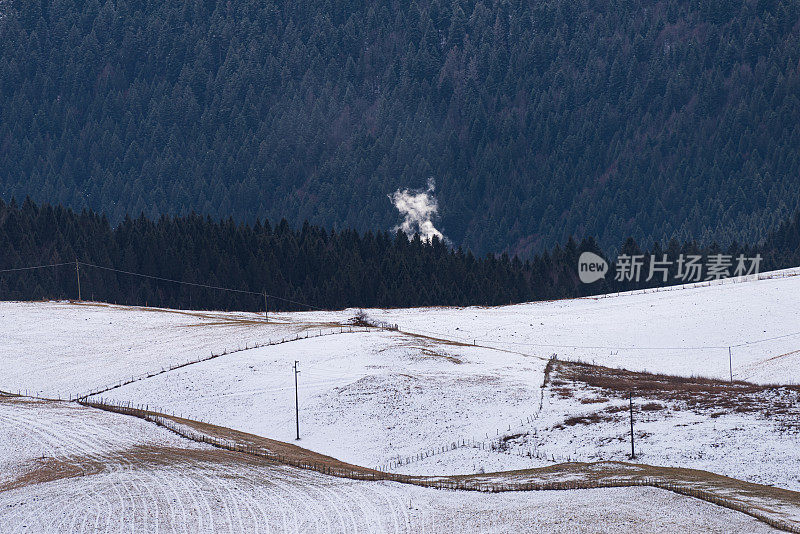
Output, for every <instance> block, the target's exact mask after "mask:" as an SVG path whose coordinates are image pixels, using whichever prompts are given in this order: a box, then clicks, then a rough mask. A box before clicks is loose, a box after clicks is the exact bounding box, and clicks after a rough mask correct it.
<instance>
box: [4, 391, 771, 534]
mask: <svg viewBox="0 0 800 534" xmlns="http://www.w3.org/2000/svg"><path fill="white" fill-rule="evenodd" d="M0 417H2V420H3V422H4V426H3V428H4V429H5V428H12V429H13V432H14V435H15V437H16V439H15V440H14V441H13V442H12V441H11V440H9V439H5V440H3V441H0V457H2V458H3V461H4V464H3V471H4V472H5V470H6V469H7V467H8V466H9V465H11V464H14V465H18V466H21V465H28V466H30V464H31V463H32V462H33V463H36V467H38V470H37V469H35V468H34V469H30V470H29V472H30V473H34V474H35V475H36V476H30V477H28V478H26V479H24V480H22V481H19V482H18V483H17V484H16V485H14V486H12V487H10V488H6V487H4V485H3V482H0V525H2V531H3V532H7V533H16V532H33V533H51V532H97V531H104V532H134V533H149V532H204V533H205V532H237V533H238V532H267V531H276V532H336V533H344V532H348V533H350V532H413V533H417V532H463V531H476V532H565V531H580V532H618V531H619V530H620V529H621V528H625V529H626V530H627V531H629V532H642V533H645V532H664V533H668V532H675V531H677V530H688V531H692V532H697V531H701V530H702V531H703V532H720V533H721V532H753V533H756V532H759V533H760V532H771V531H772V529H771V528H770V527H768V526H766V525H765V524H763V523H760V522H759V521H757V520H756V519H753V518H751V517H749V516H746V515H744V514H740V513H738V512H733V511H730V510H727V509H725V508H719V507H717V506H714V505H711V504H708V503H705V502H703V501H699V500H696V499H692V498H689V497H683V496H679V495H675V494H672V493H670V492H667V491H663V490H657V489H652V488H615V489H603V490H579V491H541V492H514V493H507V494H481V493H475V492H457V491H442V490H434V489H427V488H419V487H415V486H404V485H401V484H397V483H389V482H358V481H352V480H347V479H339V478H335V477H327V476H323V475H320V474H317V473H314V472H310V471H304V470H299V469H295V468H290V467H282V466H274V465H264V464H259V463H258V462H256V461H252V460H248V459H247V458H246V457H241V455H240V456H238V457H237V456H236V455H233V454H230V453H226V452H224V451H219V450H211V449H209V448H204V447H200V446H197V445H196V444H194V443H193V442H189V441H186V440H180V439H179V438H177V437H174V436H172V435H170V434H169V433H168V432H167V431H165V430H163V429H160V428H158V427H156V426H154V425H149V424H147V423H145V422H142V421H138V420H136V419H132V418H129V417H125V416H119V415H115V414H109V413H105V412H99V411H95V410H91V409H87V408H82V407H80V406H77V405H75V404H67V403H49V402H48V403H42V402H35V401H16V400H13V401H9V400H7V399H5V400H0ZM6 425H10V426H9V427H7V426H6ZM19 444H22V446H23V448H24V449H25V450H24V451H19V450H18V449H19ZM25 444H30V445H25ZM145 446H148V447H149V448H148V449H145V448H144V447H145ZM148 451H150V452H148ZM41 456H45V457H44V458H41ZM53 466H55V467H53ZM47 467H51V469H49V470H48V469H47Z"/></svg>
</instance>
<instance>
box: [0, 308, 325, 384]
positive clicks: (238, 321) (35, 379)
mask: <svg viewBox="0 0 800 534" xmlns="http://www.w3.org/2000/svg"><path fill="white" fill-rule="evenodd" d="M332 330H333V329H331V328H330V327H329V326H328V325H320V324H318V323H316V322H313V321H307V322H300V321H295V320H293V319H292V318H287V316H285V315H283V314H279V315H275V314H272V315H271V316H270V323H269V324H267V323H265V322H264V319H263V315H258V314H252V313H224V312H184V311H177V310H161V309H157V308H137V307H128V306H113V305H107V304H99V303H98V304H70V303H58V302H46V303H42V302H3V303H0V340H2V344H3V353H2V357H1V358H0V390H2V391H13V392H14V393H16V392H18V391H19V392H22V393H25V391H26V390H27V392H28V393H29V394H30V395H36V396H43V397H60V398H69V396H70V395H73V396H74V395H76V394H82V393H84V392H88V391H91V390H94V389H96V388H99V387H102V386H106V385H111V384H113V383H115V382H118V381H120V380H129V379H130V378H131V377H134V376H139V375H142V374H145V373H150V372H154V371H160V370H161V369H163V368H168V367H170V366H174V365H179V364H182V363H186V362H189V361H195V360H197V359H199V358H203V357H207V356H210V355H211V354H212V353H213V354H219V353H222V352H225V351H233V350H238V349H240V348H244V347H246V346H253V345H255V344H263V343H267V342H269V341H280V340H281V339H284V338H291V337H293V336H295V335H298V334H302V335H305V334H306V333H308V332H311V333H315V334H316V333H319V332H320V331H322V332H329V331H332Z"/></svg>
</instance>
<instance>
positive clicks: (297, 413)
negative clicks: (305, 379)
mask: <svg viewBox="0 0 800 534" xmlns="http://www.w3.org/2000/svg"><path fill="white" fill-rule="evenodd" d="M297 363H298V362H297V360H295V361H294V421H295V425H296V426H297V437H296V438H295V439H300V402H299V400H298V397H297V375H298V373H300V371H298V370H297Z"/></svg>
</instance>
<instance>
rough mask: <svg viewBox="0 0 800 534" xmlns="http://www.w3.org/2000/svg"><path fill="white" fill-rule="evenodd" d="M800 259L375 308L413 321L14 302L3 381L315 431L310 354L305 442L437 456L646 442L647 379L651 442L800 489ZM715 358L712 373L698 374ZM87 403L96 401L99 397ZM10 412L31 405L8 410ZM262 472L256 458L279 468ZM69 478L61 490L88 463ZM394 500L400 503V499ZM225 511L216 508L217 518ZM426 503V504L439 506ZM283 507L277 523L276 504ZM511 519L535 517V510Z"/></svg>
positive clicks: (542, 454) (640, 454)
mask: <svg viewBox="0 0 800 534" xmlns="http://www.w3.org/2000/svg"><path fill="white" fill-rule="evenodd" d="M795 274H797V271H789V272H783V273H776V274H771V275H767V276H764V275H762V278H763V279H757V280H748V281H739V282H737V283H732V282H731V281H727V282H725V283H716V284H710V285H699V286H698V287H686V288H673V289H669V290H661V291H649V292H636V293H629V294H621V295H608V296H603V297H598V298H585V299H576V300H564V301H556V302H540V303H528V304H521V305H515V306H504V307H499V308H483V307H471V308H425V309H407V310H367V311H366V313H367V315H368V316H369V317H371V318H372V319H374V320H377V321H386V322H388V323H396V324H398V326H399V331H390V330H381V329H376V328H373V329H365V328H361V329H358V328H356V329H351V328H350V327H348V326H345V325H346V324H347V323H348V322H349V321H350V320H351V319H352V318H353V316H354V315H355V314H356V310H345V311H340V312H313V313H311V312H309V313H286V314H280V315H278V316H277V317H271V318H270V319H271V322H270V323H266V322H265V321H264V318H263V317H262V316H259V315H257V314H248V313H228V312H182V311H174V310H158V309H143V308H132V307H123V306H112V305H105V304H92V303H83V304H74V303H63V302H62V303H48V302H41V303H17V302H3V303H0V338H2V339H3V340H4V353H3V355H2V357H0V391H6V392H17V391H20V392H22V393H23V394H24V393H25V392H27V393H28V394H33V395H39V396H43V397H48V398H54V397H60V398H66V399H69V398H75V397H76V396H78V395H86V394H87V393H89V392H98V391H99V393H97V394H96V395H95V396H93V397H91V398H93V399H100V398H105V399H110V400H113V401H115V402H130V403H133V404H141V405H147V406H148V407H150V408H151V409H157V410H159V411H163V412H167V413H173V412H174V413H176V414H180V415H182V416H184V417H187V418H189V419H195V420H199V421H205V422H210V423H213V424H216V425H220V426H224V427H229V428H232V429H236V430H241V431H245V432H250V433H252V434H256V435H259V436H263V437H267V438H273V439H276V440H279V441H285V442H292V443H295V441H294V438H295V419H294V373H293V369H292V367H293V365H294V364H295V362H298V369H299V371H300V374H299V375H298V384H299V391H298V397H299V408H300V434H301V440H300V441H299V442H296V443H298V444H299V445H300V446H302V447H304V448H307V449H310V450H313V451H316V452H319V453H323V454H326V455H329V456H333V457H334V458H337V459H339V460H343V461H346V462H350V463H354V464H357V465H362V466H367V467H377V468H379V469H381V470H386V471H394V472H399V473H409V474H426V475H447V474H467V473H475V472H492V471H501V470H510V469H524V468H532V467H541V466H545V465H551V464H553V463H559V462H564V461H569V460H579V461H588V462H591V461H607V460H612V461H616V460H620V461H626V460H628V454H629V452H630V449H629V439H630V435H629V432H630V427H629V420H628V412H627V402H628V400H627V399H628V395H629V394H630V393H631V392H633V393H634V397H635V406H636V416H635V417H636V434H635V438H636V446H637V460H638V461H640V462H642V463H645V464H650V465H661V466H675V467H687V468H694V469H703V470H707V471H711V472H714V473H719V474H723V475H727V476H731V477H735V478H739V479H742V480H746V481H750V482H757V483H762V484H768V485H776V486H779V487H783V488H788V489H794V490H800V478H798V476H797V470H796V468H795V467H796V465H798V464H800V427H798V424H797V421H798V420H800V409H799V408H798V406H800V402H798V401H800V388H798V387H793V386H791V384H796V383H798V382H800V334H798V331H800V324H798V323H797V321H796V318H797V317H798V316H800V276H794V275H795ZM306 336H307V337H306ZM254 347H255V348H254ZM728 347H731V355H732V358H731V362H732V365H733V374H734V378H735V379H737V380H749V381H751V382H753V383H744V382H742V383H736V384H733V385H729V384H727V380H728V379H729V374H730V368H729V359H728V354H729V352H728ZM212 354H213V355H215V357H214V358H210V356H211V355H212ZM209 358H210V359H209ZM579 362H583V363H579ZM584 364H588V365H584ZM602 366H606V367H602ZM613 368H619V369H624V370H627V371H621V370H619V369H613ZM644 371H649V372H660V373H667V374H669V375H676V377H686V378H676V377H669V376H667V377H659V376H654V375H649V374H646V373H643V372H644ZM698 376H701V377H708V378H709V379H700V378H692V377H698ZM758 384H764V385H758ZM768 384H776V385H773V386H770V385H768ZM61 409H62V408H59V410H61ZM82 410H83V411H82V412H80V414H79V417H80V418H81V419H82V418H83V417H84V416H85V413H88V412H91V410H87V409H82ZM48 413H59V412H58V411H57V410H56V411H55V412H48ZM3 417H4V421H7V422H12V423H13V421H14V420H15V419H14V417H15V416H9V415H8V411H6V412H4V413H3ZM32 419H33V418H28V421H32ZM120 420H121V421H126V420H128V418H125V417H122V416H120V418H119V419H117V418H114V419H113V421H112V420H111V419H109V420H108V423H109V425H110V426H109V428H110V429H111V430H109V431H108V432H110V433H112V434H113V433H115V432H117V433H118V434H120V435H123V434H124V432H122V431H121V429H118V430H113V429H114V428H116V427H115V426H114V425H118V424H119V421H120ZM134 421H136V424H137V425H139V426H148V425H147V424H146V423H143V422H140V421H137V420H134ZM25 424H26V425H27V426H25V427H24V428H30V429H35V432H39V433H44V434H46V435H49V436H58V435H61V434H63V433H69V432H71V430H70V428H69V427H68V426H64V423H63V421H62V422H59V421H56V420H54V419H52V417H51V416H49V415H48V416H46V417H44V418H43V419H42V420H41V421H40V422H37V423H36V424H34V423H33V422H29V423H25ZM104 424H105V423H104ZM26 431H27V430H26ZM90 434H91V435H94V434H97V435H102V434H103V432H101V431H99V430H98V431H91V432H90ZM142 436H144V437H143V439H145V437H146V436H147V433H143V434H142ZM103 439H106V438H103ZM147 439H150V438H147ZM158 439H161V438H158ZM4 440H5V441H4ZM12 440H16V438H15V437H14V438H12V437H10V434H9V433H8V432H6V433H5V435H3V436H0V444H3V446H4V447H6V448H7V449H11V448H12V447H13V446H12V445H11V443H12ZM102 443H105V441H103V442H102ZM140 445H141V444H137V443H136V442H131V443H127V442H126V444H125V447H128V448H131V447H133V448H136V447H139V446H140ZM174 445H175V444H174ZM93 446H94V445H93ZM104 446H105V445H104ZM120 446H121V445H120ZM114 447H117V446H116V445H115V446H114ZM112 448H113V447H112ZM25 450H26V449H23V450H22V451H21V452H18V453H15V454H16V456H15V455H14V454H11V455H10V456H7V457H6V459H5V460H3V461H4V462H5V463H3V464H0V467H2V469H3V470H4V471H5V473H4V478H0V484H2V483H3V481H4V480H5V482H6V483H8V482H9V481H10V480H11V479H12V478H13V477H14V476H16V475H15V473H17V472H18V471H19V467H18V466H20V465H30V462H32V461H33V458H34V457H35V456H37V455H39V454H45V455H51V456H58V455H64V454H66V453H65V452H64V451H62V450H60V449H58V450H56V449H54V450H53V451H52V454H51V453H47V452H45V453H42V452H39V450H38V449H37V450H36V451H34V452H33V453H31V454H28V453H27V452H25ZM31 450H32V449H31ZM81 450H82V449H81ZM20 454H21V455H22V456H25V454H28V457H25V458H22V457H21V456H19V455H20ZM91 454H93V453H91ZM91 454H89V455H91ZM9 458H10V459H9ZM26 462H27V463H26ZM15 466H17V467H15ZM158 469H159V470H162V471H163V470H164V469H167V468H166V467H159V468H158ZM247 469H250V468H249V467H248V468H247ZM23 470H24V469H23ZM213 470H214V472H213V474H212V473H209V472H204V473H203V474H197V476H201V477H210V478H211V479H213V480H216V479H217V478H218V477H219V476H221V475H220V471H219V470H218V468H217V467H214V468H213ZM170 473H171V474H170V475H169V476H177V475H176V474H175V473H176V471H175V470H170ZM241 473H242V472H239V471H237V474H236V476H237V477H238V476H240V475H241ZM254 473H255V472H253V473H249V474H246V475H242V476H247V477H256V478H258V477H263V476H266V475H263V474H262V475H259V474H254ZM162 475H163V476H167V475H165V474H163V473H162V474H159V475H158V476H159V477H161V476H162ZM125 476H128V475H125ZM154 476H155V475H154ZM181 476H188V477H189V479H185V480H184V479H181V480H183V482H181V483H182V484H186V485H187V486H191V485H194V484H196V481H193V480H191V477H193V476H195V475H194V474H186V472H184V474H182V475H181ZM269 476H273V475H272V474H271V475H269ZM280 476H284V475H280ZM286 476H289V478H292V479H293V480H294V479H296V480H298V482H297V483H298V484H301V485H302V484H306V483H308V484H312V485H313V484H317V482H313V481H311V480H310V479H309V480H305V481H302V482H300V481H299V480H300V478H302V477H300V478H297V477H296V475H295V474H291V475H286ZM303 476H307V475H303ZM314 476H316V475H314ZM97 477H98V478H96V481H97V484H99V485H100V486H103V487H105V486H107V487H108V488H109V490H110V489H111V488H113V487H115V486H114V485H115V484H117V483H118V482H115V480H114V479H113V477H112V478H108V475H107V474H102V473H99V474H98V475H97ZM123 478H124V477H123ZM123 483H124V484H127V482H123ZM154 483H155V484H160V483H161V482H154ZM292 483H293V482H292ZM53 484H56V485H60V486H59V487H60V488H61V489H58V490H54V491H56V492H58V491H66V490H67V489H69V488H71V487H72V486H70V485H71V484H78V482H77V481H65V480H60V481H58V482H54V483H53ZM245 486H247V485H246V484H245ZM52 487H56V486H52ZM241 487H244V486H241V485H237V486H236V488H237V489H236V490H235V491H239V489H238V488H241ZM358 487H363V488H370V489H368V490H367V489H365V490H364V491H366V493H360V494H359V495H360V496H359V497H358V498H359V499H361V498H364V499H367V501H369V499H373V497H371V496H369V495H371V493H370V492H372V491H373V489H374V486H369V485H364V486H361V485H358ZM393 487H394V486H392V485H391V484H388V485H387V486H386V488H384V489H383V490H381V491H387V492H390V493H391V492H394V491H395V490H394V489H391V491H390V489H388V488H393ZM14 491H16V490H14ZM114 491H116V490H114ZM132 491H134V492H136V491H142V488H134V489H133V490H132ZM231 491H234V490H231ZM334 491H335V492H338V491H339V490H338V489H336V490H334ZM359 491H361V490H359ZM402 491H406V490H405V489H404V490H402ZM426 491H428V490H424V489H421V488H416V489H413V490H408V492H407V493H404V494H403V495H405V496H408V495H417V494H418V493H417V492H423V493H424V492H426ZM614 491H617V490H614ZM626 491H627V490H626ZM630 491H631V492H634V490H630ZM636 491H639V492H640V493H636V495H637V497H636V498H637V499H638V498H640V497H641V495H642V493H641V491H640V490H636ZM642 491H643V490H642ZM648 491H649V490H648ZM620 492H621V493H620V495H622V494H624V493H625V491H623V490H620ZM401 493H402V492H401ZM634 493H635V492H634ZM419 494H420V495H421V493H419ZM342 495H344V494H342ZM393 495H396V494H393ZM430 495H437V496H438V495H440V494H439V493H436V492H433V493H431V494H430ZM585 495H590V493H586V494H585ZM605 495H610V493H609V494H605ZM0 496H2V497H3V498H4V499H5V498H8V493H0ZM405 496H403V497H398V498H399V499H400V501H404V500H405V498H406V497H405ZM53 498H55V497H53ZM264 498H265V499H268V498H269V497H267V496H265V497H264ZM337 498H338V497H337ZM393 498H395V497H393ZM437 498H438V497H430V496H428V497H425V500H426V502H438V501H436V499H437ZM516 498H517V497H516V496H515V497H513V499H516ZM536 498H538V497H536ZM536 498H533V500H531V498H527V497H526V498H525V499H524V502H526V503H529V502H536V501H535V499H536ZM593 498H594V497H587V499H588V500H587V502H590V501H591V499H593ZM654 498H655V499H656V501H657V500H658V499H660V498H661V497H654ZM431 499H433V500H431ZM458 499H461V500H459V501H452V500H449V499H448V500H447V504H441V507H442V508H441V509H438V508H437V510H438V511H436V512H435V513H434V514H433V515H432V516H425V517H427V518H431V517H436V518H441V517H442V516H441V514H442V513H444V514H445V515H446V513H445V512H443V511H442V510H445V509H447V507H448V506H451V505H452V503H453V502H460V503H461V504H463V505H466V503H467V501H469V499H470V498H468V497H463V496H460V495H459V497H458ZM464 499H466V500H464ZM0 500H2V499H0ZM412 501H413V499H412ZM87 502H88V501H87ZM398 502H399V501H398ZM487 502H491V499H489V500H481V501H474V502H473V501H470V504H469V506H477V507H479V508H480V507H481V506H484V504H482V503H487ZM509 502H512V501H504V503H509ZM542 502H544V501H542ZM599 502H600V501H598V503H599ZM442 503H444V501H442ZM87 506H88V504H87ZM115 506H116V505H115ZM121 506H122V505H121ZM296 506H298V507H300V508H303V506H305V505H303V504H301V503H298V504H296ZM365 506H366V505H365ZM392 506H395V505H391V506H390V507H389V508H391V509H393V510H395V511H394V512H391V513H395V512H398V509H397V508H396V507H395V508H392ZM431 506H434V508H436V506H439V505H431ZM454 506H455V505H454ZM487 506H489V505H487ZM491 506H492V507H495V508H493V509H495V511H496V512H497V513H500V514H504V513H505V512H502V511H500V509H499V508H497V506H499V505H495V504H492V505H491ZM503 506H505V504H504V505H503ZM520 506H521V507H523V508H524V506H523V505H522V504H520ZM565 506H572V505H571V504H566V505H565ZM18 510H20V513H21V514H23V516H24V514H26V513H33V512H30V511H28V512H25V510H26V508H25V507H24V506H23V507H21V508H19V509H18ZM387 510H388V508H387ZM217 512H218V511H213V510H212V511H211V512H209V514H210V515H208V516H207V517H206V519H204V520H203V521H211V522H212V523H213V522H214V521H216V519H214V517H216V516H215V515H214V514H216V513H217ZM256 512H257V513H258V514H262V515H263V514H264V513H267V512H265V511H264V510H262V511H258V510H256ZM98 513H99V512H98ZM165 513H166V512H165ZM303 513H305V512H303ZM309 513H310V512H309ZM325 513H330V512H325ZM387 513H388V512H387ZM404 513H405V512H404ZM576 513H577V512H576ZM581 513H585V514H588V513H589V512H586V510H584V511H583V512H581ZM643 513H644V514H645V515H646V512H643ZM437 514H439V515H437ZM90 515H91V514H90ZM267 515H269V514H268V513H267ZM423 515H424V514H423ZM23 516H19V517H23ZM412 516H413V514H412ZM15 517H16V516H15ZM359 517H361V516H359ZM420 517H422V516H413V517H412V518H411V519H408V520H409V521H412V519H413V520H414V521H417V520H421V521H422V523H419V524H422V525H425V524H432V523H426V521H428V519H424V520H423V519H420ZM414 518H416V519H414ZM551 519H552V520H553V521H555V519H553V518H551ZM74 520H78V519H76V518H72V519H71V521H74ZM103 520H104V519H102V518H98V519H96V521H103ZM359 520H361V519H359ZM37 521H38V520H37ZM264 521H266V523H265V524H267V523H268V524H274V523H272V522H273V521H275V518H271V519H270V518H268V519H265V520H264ZM436 521H438V519H436ZM509 521H510V523H508V524H509V525H529V523H525V522H524V521H523V522H522V523H519V522H518V521H522V520H520V519H517V516H516V515H514V516H513V517H510V519H509ZM681 521H683V519H681ZM412 522H413V521H412ZM41 524H42V525H43V524H44V523H41ZM414 524H417V523H414ZM454 524H457V523H454ZM676 524H678V523H676ZM70 525H71V524H70ZM62 526H63V525H62ZM145 527H147V523H145ZM145 527H143V530H145V529H146V528H145ZM45 530H46V529H45ZM334 530H335V529H334Z"/></svg>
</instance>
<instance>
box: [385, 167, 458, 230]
mask: <svg viewBox="0 0 800 534" xmlns="http://www.w3.org/2000/svg"><path fill="white" fill-rule="evenodd" d="M435 189H436V183H435V182H434V181H433V178H428V187H427V188H426V189H413V190H408V189H402V190H401V189H398V190H397V191H395V192H394V194H392V195H389V198H390V199H392V204H394V207H395V208H397V211H399V212H400V214H401V215H402V216H403V217H404V220H403V222H402V223H401V224H400V225H398V226H396V227H395V231H397V230H402V231H403V232H405V233H406V234H407V235H408V236H409V237H411V236H413V235H414V234H419V236H420V237H421V238H422V239H424V240H425V241H430V240H431V239H433V236H436V237H438V238H439V239H441V240H442V241H444V240H445V237H444V235H442V232H440V231H439V230H437V229H436V227H435V226H434V225H433V221H432V220H431V219H432V218H433V217H435V216H436V214H437V213H438V211H439V204H438V203H437V202H436V197H435V196H433V192H434V190H435Z"/></svg>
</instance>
